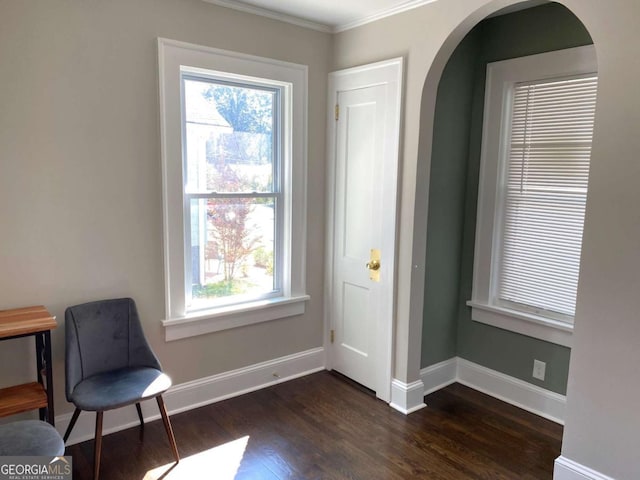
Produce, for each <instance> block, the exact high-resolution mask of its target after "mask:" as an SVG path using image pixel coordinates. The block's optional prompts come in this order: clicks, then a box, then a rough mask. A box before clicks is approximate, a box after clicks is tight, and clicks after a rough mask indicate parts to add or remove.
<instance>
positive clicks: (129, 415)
mask: <svg viewBox="0 0 640 480" xmlns="http://www.w3.org/2000/svg"><path fill="white" fill-rule="evenodd" d="M322 370H324V348H322V347H320V348H314V349H312V350H307V351H304V352H299V353H294V354H292V355H287V356H285V357H280V358H276V359H273V360H268V361H266V362H262V363H257V364H255V365H250V366H248V367H244V368H239V369H237V370H232V371H229V372H224V373H220V374H217V375H212V376H210V377H205V378H200V379H198V380H193V381H191V382H185V383H181V384H179V385H174V386H173V387H171V388H170V389H169V390H168V391H167V392H166V393H165V394H164V395H163V397H164V401H165V404H166V406H167V410H168V412H169V414H171V415H173V414H176V413H180V412H185V411H187V410H192V409H194V408H199V407H203V406H205V405H209V404H211V403H216V402H219V401H222V400H226V399H228V398H232V397H237V396H239V395H243V394H245V393H249V392H253V391H256V390H260V389H262V388H266V387H270V386H271V385H276V384H278V383H282V382H286V381H288V380H293V379H294V378H298V377H303V376H305V375H309V374H312V373H316V372H319V371H322ZM141 406H142V412H143V416H144V418H145V421H146V422H149V421H153V420H157V419H159V418H160V413H159V412H158V407H157V405H156V402H152V401H146V402H142V403H141ZM70 420H71V413H67V414H63V415H59V416H57V417H56V427H57V429H58V431H59V432H61V433H62V432H64V431H65V430H66V429H67V426H68V425H69V421H70ZM136 425H139V420H138V416H137V414H136V410H135V408H133V405H131V406H130V407H123V408H119V409H117V410H111V411H109V412H107V413H106V414H105V416H104V434H105V435H107V434H109V433H114V432H118V431H120V430H124V429H127V428H130V427H135V426H136ZM94 429H95V415H93V413H92V412H83V413H82V414H81V415H80V417H79V418H78V423H77V424H76V426H75V428H74V429H73V432H72V434H71V436H70V438H69V441H68V442H67V445H73V444H75V443H80V442H84V441H85V440H91V439H92V438H93V437H94Z"/></svg>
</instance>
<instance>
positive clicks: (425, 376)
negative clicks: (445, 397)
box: [420, 357, 458, 395]
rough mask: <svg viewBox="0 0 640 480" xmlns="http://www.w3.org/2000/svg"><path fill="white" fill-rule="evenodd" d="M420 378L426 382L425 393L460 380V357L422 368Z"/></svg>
mask: <svg viewBox="0 0 640 480" xmlns="http://www.w3.org/2000/svg"><path fill="white" fill-rule="evenodd" d="M420 378H421V379H422V383H424V394H425V395H429V394H430V393H433V392H437V391H438V390H440V389H442V388H444V387H447V386H449V385H451V384H452V383H455V382H457V381H458V357H454V358H450V359H449V360H445V361H444V362H440V363H436V364H435V365H431V366H429V367H427V368H423V369H422V370H420Z"/></svg>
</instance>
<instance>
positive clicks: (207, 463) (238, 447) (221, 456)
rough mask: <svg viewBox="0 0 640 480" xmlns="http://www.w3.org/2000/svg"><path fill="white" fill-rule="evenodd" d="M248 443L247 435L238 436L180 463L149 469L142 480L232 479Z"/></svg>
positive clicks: (181, 460)
mask: <svg viewBox="0 0 640 480" xmlns="http://www.w3.org/2000/svg"><path fill="white" fill-rule="evenodd" d="M248 443H249V436H246V437H242V438H239V439H238V440H234V441H233V442H228V443H225V444H223V445H219V446H217V447H213V448H210V449H209V450H205V451H204V452H200V453H196V454H195V455H191V456H190V457H186V458H182V459H180V463H178V464H176V463H175V462H172V463H167V464H166V465H162V466H161V467H156V468H154V469H153V470H149V471H148V472H147V473H146V475H145V476H144V477H143V479H142V480H192V479H195V478H215V479H216V480H233V479H234V478H235V476H236V473H237V472H238V468H239V467H240V463H241V462H242V457H243V456H244V452H245V450H246V448H247V444H248Z"/></svg>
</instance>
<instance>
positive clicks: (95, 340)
mask: <svg viewBox="0 0 640 480" xmlns="http://www.w3.org/2000/svg"><path fill="white" fill-rule="evenodd" d="M64 319H65V340H66V346H65V373H66V382H65V383H66V395H67V400H70V398H71V393H72V392H73V389H74V388H75V386H76V385H77V384H78V383H79V382H81V381H82V380H84V379H85V378H88V377H90V376H92V375H96V374H98V373H103V372H108V371H112V370H118V369H121V368H126V367H152V368H157V369H158V370H160V369H161V367H160V362H159V361H158V359H157V357H156V356H155V354H154V353H153V351H152V350H151V348H150V347H149V344H148V343H147V340H146V338H145V337H144V332H143V331H142V326H141V325H140V318H139V317H138V310H137V309H136V304H135V302H134V301H133V300H132V299H131V298H118V299H112V300H100V301H97V302H90V303H84V304H82V305H75V306H73V307H69V308H67V309H66V311H65V314H64Z"/></svg>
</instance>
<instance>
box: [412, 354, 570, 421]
mask: <svg viewBox="0 0 640 480" xmlns="http://www.w3.org/2000/svg"><path fill="white" fill-rule="evenodd" d="M420 378H421V379H422V381H423V383H424V385H425V392H424V394H425V395H428V394H429V393H432V392H435V391H436V390H439V389H441V388H443V387H445V386H447V385H450V384H451V383H454V382H458V383H461V384H463V385H466V386H468V387H470V388H473V389H474V390H478V391H480V392H482V393H486V394H487V395H491V396H492V397H495V398H498V399H499V400H502V401H504V402H507V403H510V404H511V405H515V406H516V407H519V408H522V409H523V410H527V411H529V412H531V413H534V414H536V415H539V416H541V417H544V418H547V419H549V420H551V421H553V422H556V423H559V424H561V425H564V411H565V405H566V397H565V396H564V395H560V394H558V393H555V392H551V391H549V390H546V389H544V388H540V387H538V386H536V385H532V384H530V383H527V382H524V381H522V380H519V379H517V378H514V377H511V376H509V375H505V374H504V373H500V372H496V371H495V370H491V369H489V368H486V367H483V366H481V365H478V364H476V363H473V362H470V361H468V360H465V359H463V358H460V357H454V358H451V359H449V360H446V361H444V362H441V363H438V364H436V365H432V366H430V367H427V368H425V369H423V370H422V371H421V372H420Z"/></svg>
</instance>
